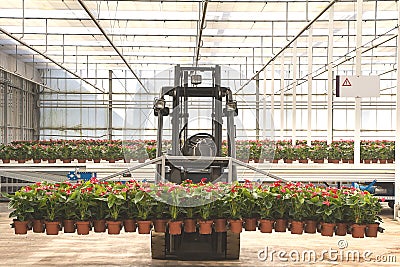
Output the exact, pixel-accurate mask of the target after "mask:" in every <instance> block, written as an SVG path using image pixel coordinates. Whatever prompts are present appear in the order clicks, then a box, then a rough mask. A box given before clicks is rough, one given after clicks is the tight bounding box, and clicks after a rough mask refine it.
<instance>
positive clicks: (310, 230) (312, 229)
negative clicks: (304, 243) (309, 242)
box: [304, 220, 318, 234]
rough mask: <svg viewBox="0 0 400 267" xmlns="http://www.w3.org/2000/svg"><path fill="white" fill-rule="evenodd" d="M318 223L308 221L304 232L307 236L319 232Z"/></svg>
mask: <svg viewBox="0 0 400 267" xmlns="http://www.w3.org/2000/svg"><path fill="white" fill-rule="evenodd" d="M317 223H318V222H317V221H313V220H306V221H305V227H304V232H305V233H307V234H315V233H316V232H317Z"/></svg>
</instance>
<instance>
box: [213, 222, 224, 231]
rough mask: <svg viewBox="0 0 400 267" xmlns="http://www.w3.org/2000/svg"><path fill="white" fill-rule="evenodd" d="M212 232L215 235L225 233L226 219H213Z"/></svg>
mask: <svg viewBox="0 0 400 267" xmlns="http://www.w3.org/2000/svg"><path fill="white" fill-rule="evenodd" d="M214 231H215V232H217V233H225V232H226V219H214Z"/></svg>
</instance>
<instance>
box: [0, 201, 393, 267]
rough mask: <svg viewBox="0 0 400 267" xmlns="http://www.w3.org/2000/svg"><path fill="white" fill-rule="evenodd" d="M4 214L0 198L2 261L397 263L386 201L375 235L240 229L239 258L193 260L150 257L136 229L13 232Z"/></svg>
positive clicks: (16, 263)
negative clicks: (86, 232)
mask: <svg viewBox="0 0 400 267" xmlns="http://www.w3.org/2000/svg"><path fill="white" fill-rule="evenodd" d="M8 213H9V211H8V209H7V203H4V202H2V203H0V251H1V252H0V255H1V257H0V266H21V265H34V266H52V265H56V266H83V265H85V266H110V265H114V266H177V265H181V266H271V265H274V266H288V265H295V266H308V265H310V264H312V265H314V266H332V265H338V264H340V265H341V266H400V242H399V240H400V223H399V222H397V221H394V220H392V216H393V211H392V210H391V209H390V208H388V207H387V206H384V210H383V212H382V217H383V220H384V224H383V227H384V228H385V229H386V230H385V232H384V233H383V234H378V237H377V238H361V239H355V238H352V237H351V235H347V236H345V237H339V236H333V237H323V236H321V235H320V234H303V235H291V234H290V232H286V233H272V234H262V233H260V232H243V233H242V234H241V254H240V259H239V260H237V261H197V262H196V261H172V260H167V261H161V260H152V259H151V255H150V236H149V235H138V234H137V233H123V232H122V233H121V234H120V235H115V236H114V235H113V236H110V235H108V234H106V233H102V234H98V233H96V234H95V233H92V232H91V233H90V234H89V235H88V236H78V235H76V234H63V233H61V232H60V234H59V235H58V236H46V235H45V234H34V233H31V232H30V233H28V234H27V235H14V233H13V229H11V228H10V225H9V224H10V222H11V220H10V219H9V218H8ZM279 251H283V252H279ZM311 251H312V252H315V257H313V256H311V257H310V255H313V254H312V252H311ZM279 253H281V254H280V255H279ZM284 253H285V254H284ZM329 253H330V254H329ZM363 255H365V256H366V257H363ZM271 256H272V257H271ZM279 256H280V257H279ZM369 260H370V261H369Z"/></svg>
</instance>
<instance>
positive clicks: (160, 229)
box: [153, 219, 167, 233]
mask: <svg viewBox="0 0 400 267" xmlns="http://www.w3.org/2000/svg"><path fill="white" fill-rule="evenodd" d="M153 225H154V232H157V233H165V232H166V230H167V220H166V219H155V220H154V221H153Z"/></svg>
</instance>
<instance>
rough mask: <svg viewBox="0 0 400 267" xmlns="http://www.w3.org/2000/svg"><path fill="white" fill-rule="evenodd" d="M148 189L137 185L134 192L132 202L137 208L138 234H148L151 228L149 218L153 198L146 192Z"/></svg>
mask: <svg viewBox="0 0 400 267" xmlns="http://www.w3.org/2000/svg"><path fill="white" fill-rule="evenodd" d="M146 191H148V188H146V185H145V187H143V185H142V187H139V189H138V190H137V192H136V195H135V199H134V203H135V204H136V208H137V211H138V213H137V218H138V222H137V224H138V231H139V234H149V233H150V230H151V220H150V219H149V218H150V215H151V213H150V212H151V210H152V207H153V205H154V200H153V198H152V197H151V195H150V194H149V193H148V192H146Z"/></svg>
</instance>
